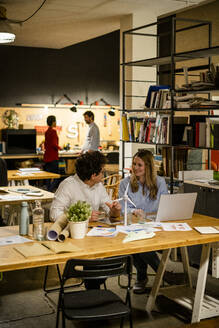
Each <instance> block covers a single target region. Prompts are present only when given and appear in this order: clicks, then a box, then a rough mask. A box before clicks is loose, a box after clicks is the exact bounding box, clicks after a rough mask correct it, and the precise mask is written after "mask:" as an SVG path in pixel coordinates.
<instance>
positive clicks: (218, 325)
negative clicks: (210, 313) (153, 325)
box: [180, 317, 219, 328]
mask: <svg viewBox="0 0 219 328" xmlns="http://www.w3.org/2000/svg"><path fill="white" fill-rule="evenodd" d="M180 328H219V317H217V318H212V319H208V320H202V321H200V322H198V323H193V324H187V325H183V326H182V327H180Z"/></svg>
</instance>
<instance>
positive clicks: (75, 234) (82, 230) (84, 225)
mask: <svg viewBox="0 0 219 328" xmlns="http://www.w3.org/2000/svg"><path fill="white" fill-rule="evenodd" d="M88 221H89V220H86V221H82V222H69V223H70V233H71V238H74V239H82V238H84V237H85V235H86V233H87V229H88Z"/></svg>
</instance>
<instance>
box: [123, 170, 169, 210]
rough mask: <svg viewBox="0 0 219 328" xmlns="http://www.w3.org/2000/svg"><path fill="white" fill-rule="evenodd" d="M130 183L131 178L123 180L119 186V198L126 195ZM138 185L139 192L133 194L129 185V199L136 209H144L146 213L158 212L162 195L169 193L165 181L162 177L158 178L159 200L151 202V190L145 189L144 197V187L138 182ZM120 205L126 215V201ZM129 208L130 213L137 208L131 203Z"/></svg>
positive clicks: (128, 205) (128, 204)
mask: <svg viewBox="0 0 219 328" xmlns="http://www.w3.org/2000/svg"><path fill="white" fill-rule="evenodd" d="M129 182H130V177H127V178H125V179H122V180H121V182H120V185H119V198H120V197H122V196H123V195H124V193H125V190H126V187H127V185H128V183H129ZM138 185H139V189H138V191H137V192H132V189H131V183H129V187H128V197H129V198H130V199H131V200H132V201H133V203H134V204H135V205H136V209H142V210H143V211H144V212H146V213H150V212H156V211H157V209H158V205H159V200H160V195H162V194H167V193H168V189H167V185H166V182H165V179H164V178H162V177H160V176H157V187H158V192H157V198H156V199H155V200H151V199H150V198H149V190H148V188H147V187H145V194H144V195H143V192H142V188H143V186H142V184H141V183H140V182H138ZM120 204H121V206H122V213H124V201H120ZM127 208H128V212H132V211H133V210H134V209H135V207H134V206H133V205H132V204H131V203H130V202H128V203H127Z"/></svg>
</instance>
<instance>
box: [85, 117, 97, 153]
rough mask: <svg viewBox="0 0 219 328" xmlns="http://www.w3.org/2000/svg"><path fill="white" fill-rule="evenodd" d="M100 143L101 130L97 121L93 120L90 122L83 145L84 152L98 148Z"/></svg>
mask: <svg viewBox="0 0 219 328" xmlns="http://www.w3.org/2000/svg"><path fill="white" fill-rule="evenodd" d="M99 145H100V131H99V128H98V126H97V125H96V123H94V122H92V123H90V124H89V127H88V131H87V135H86V138H85V142H84V145H83V147H82V151H83V153H85V152H86V151H88V150H98V147H99Z"/></svg>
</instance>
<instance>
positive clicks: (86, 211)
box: [67, 200, 92, 239]
mask: <svg viewBox="0 0 219 328" xmlns="http://www.w3.org/2000/svg"><path fill="white" fill-rule="evenodd" d="M91 212H92V208H91V205H90V204H88V203H87V202H85V201H80V200H79V201H78V202H77V203H75V204H72V205H71V206H70V207H69V209H68V211H67V219H68V221H69V222H70V233H71V237H72V238H75V239H82V238H84V237H85V235H86V232H87V228H88V221H89V218H90V216H91Z"/></svg>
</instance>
